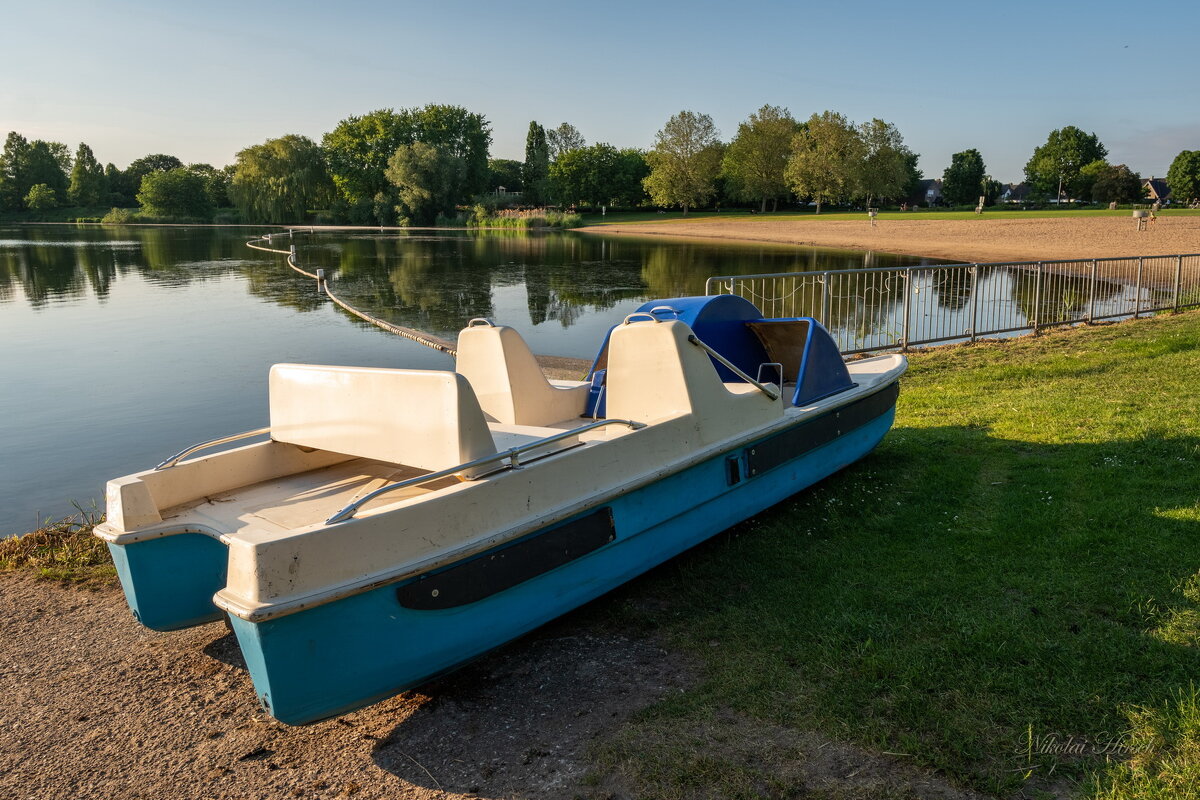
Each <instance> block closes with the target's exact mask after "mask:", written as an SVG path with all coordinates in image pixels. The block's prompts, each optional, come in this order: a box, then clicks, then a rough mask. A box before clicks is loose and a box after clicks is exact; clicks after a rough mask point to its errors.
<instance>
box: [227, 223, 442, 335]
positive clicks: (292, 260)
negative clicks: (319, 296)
mask: <svg viewBox="0 0 1200 800" xmlns="http://www.w3.org/2000/svg"><path fill="white" fill-rule="evenodd" d="M309 232H310V233H315V231H313V230H311V229H310V231H309ZM278 235H282V234H270V233H265V234H263V235H262V236H260V237H259V238H258V239H251V240H250V241H248V242H246V246H247V247H249V248H250V249H251V250H261V251H262V252H264V253H277V254H278V255H281V256H287V265H288V266H289V267H291V268H292V269H294V270H295V271H296V272H299V273H300V274H301V275H304V276H305V277H307V278H312V279H313V280H315V281H316V282H317V290H318V291H321V290H324V292H325V296H326V297H328V298H329V299H330V300H332V301H333V302H334V303H335V304H336V305H338V306H339V307H341V308H342V309H344V310H345V311H347V312H349V313H350V314H353V315H354V316H356V317H358V318H359V319H361V320H362V321H364V322H369V323H371V324H372V325H374V326H375V327H377V328H382V329H383V330H385V331H387V332H389V333H394V334H396V335H397V336H403V337H404V338H405V339H409V340H411V341H414V342H416V343H417V344H423V345H425V346H426V347H432V348H433V349H434V350H439V351H441V352H443V353H445V354H446V355H448V356H452V357H453V356H456V355H458V351H457V350H455V348H454V343H453V342H448V341H446V340H445V339H442V338H440V337H437V336H434V335H433V334H430V333H425V332H424V331H418V330H416V329H414V328H406V327H404V326H403V325H393V324H392V323H390V322H388V321H387V320H382V319H379V318H378V317H373V316H371V315H370V314H368V313H366V312H364V311H359V310H358V309H357V308H355V307H354V306H352V305H350V304H349V303H347V302H346V301H345V300H342V299H341V298H340V297H338V296H337V295H335V294H334V293H333V292H332V291H331V290H330V288H329V281H328V280H326V278H325V270H323V269H318V270H317V271H316V273H312V272H309V271H308V270H306V269H303V268H302V267H301V266H300V265H299V264H297V263H296V246H295V245H292V246H291V247H290V248H289V249H287V250H279V249H277V248H274V247H263V246H262V245H260V244H256V242H262V241H265V242H267V244H270V243H271V237H272V236H278ZM291 235H292V231H291V230H288V237H289V238H290V237H291Z"/></svg>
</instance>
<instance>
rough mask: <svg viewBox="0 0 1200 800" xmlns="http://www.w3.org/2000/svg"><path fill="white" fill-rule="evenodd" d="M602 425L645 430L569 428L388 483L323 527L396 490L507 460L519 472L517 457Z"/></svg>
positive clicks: (609, 422) (640, 424)
mask: <svg viewBox="0 0 1200 800" xmlns="http://www.w3.org/2000/svg"><path fill="white" fill-rule="evenodd" d="M605 425H628V426H629V427H630V428H631V429H632V430H635V431H636V430H638V429H640V428H644V427H646V423H644V422H634V421H633V420H631V419H602V420H599V421H597V422H591V423H588V424H587V425H581V426H580V427H578V428H572V429H571V430H569V431H563V432H562V433H556V434H554V435H553V436H547V437H546V438H544V439H538V440H537V441H536V442H529V443H527V444H523V445H521V446H520V447H511V448H509V449H508V450H505V451H503V452H500V453H493V454H492V455H490V456H484V457H483V458H477V459H475V460H474V461H468V462H466V463H465V464H459V465H458V466H457V467H450V468H449V469H442V470H438V471H437V472H430V473H429V474H427V475H418V476H417V477H415V478H409V479H408V480H405V481H400V482H398V483H391V484H388V485H387V486H381V487H379V488H378V489H376V490H375V491H373V492H368V493H367V494H365V495H363V496H362V497H360V498H358V499H357V500H354V501H353V502H351V503H349V504H348V505H346V506H345V507H344V508H343V509H342V510H341V511H339V512H337V513H336V514H334V515H333V516H332V517H330V518H329V519H327V520H325V524H326V525H335V524H337V523H339V522H345V521H346V520H348V519H350V518H351V517H353V516H354V515H355V513H356V512H357V511H358V509H360V508H361V507H362V506H364V505H366V504H367V503H369V502H371V501H372V500H374V499H375V498H376V497H379V496H380V495H381V494H387V493H388V492H394V491H396V490H397V489H406V488H408V487H409V486H416V485H418V484H422V483H428V482H429V481H436V480H438V479H440V478H449V477H450V476H451V475H455V474H457V473H459V472H463V471H465V470H468V469H473V468H475V467H482V466H484V465H485V464H491V463H493V462H496V461H503V460H504V459H506V458H507V459H509V463H508V464H507V465H504V466H501V469H505V468H508V469H520V468H521V462H520V456H521V454H522V453H527V452H529V451H530V450H535V449H537V448H539V447H544V446H546V445H548V444H553V443H554V442H559V441H562V440H563V439H569V438H571V437H572V436H578V435H579V434H581V433H586V432H587V431H590V430H592V429H593V428H602V427H604V426H605Z"/></svg>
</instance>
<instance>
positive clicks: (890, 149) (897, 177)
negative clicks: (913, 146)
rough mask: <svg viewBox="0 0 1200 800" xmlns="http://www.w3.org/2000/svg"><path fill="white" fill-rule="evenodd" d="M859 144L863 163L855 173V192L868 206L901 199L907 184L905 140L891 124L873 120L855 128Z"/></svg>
mask: <svg viewBox="0 0 1200 800" xmlns="http://www.w3.org/2000/svg"><path fill="white" fill-rule="evenodd" d="M858 135H859V138H860V139H861V140H862V147H863V154H862V162H861V163H860V164H859V171H858V184H859V185H858V191H859V192H860V193H861V194H862V195H864V196H865V197H866V201H867V205H868V206H869V205H871V203H872V201H873V200H875V199H878V198H895V197H902V196H903V195H904V193H905V192H904V190H905V188H906V187H907V185H908V181H909V168H908V158H909V156H911V155H912V152H911V151H910V150H909V149H908V148H907V147H905V145H904V137H903V136H901V135H900V131H899V129H898V128H896V126H895V125H893V124H891V123H890V122H884V121H883V120H881V119H878V118H875V119H872V120H871V121H870V122H864V123H863V124H862V125H859V126H858Z"/></svg>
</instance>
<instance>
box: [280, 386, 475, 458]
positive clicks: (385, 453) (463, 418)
mask: <svg viewBox="0 0 1200 800" xmlns="http://www.w3.org/2000/svg"><path fill="white" fill-rule="evenodd" d="M270 410H271V438H272V439H274V440H275V441H277V442H288V443H290V444H294V445H298V446H300V447H311V448H315V449H319V450H329V451H332V452H335V453H344V454H346V455H350V456H357V457H360V458H371V459H376V460H379V461H386V462H389V463H393V464H405V465H408V466H412V467H419V468H421V469H427V470H431V471H437V470H442V469H448V468H450V467H454V466H457V465H459V464H462V463H465V462H467V461H473V460H474V459H477V458H482V457H484V456H488V455H492V454H494V453H495V452H496V446H495V443H494V442H493V440H492V435H491V432H490V431H489V430H488V425H487V420H486V419H485V418H484V416H483V411H482V410H481V409H480V407H479V401H478V400H476V399H475V393H474V391H472V389H471V385H470V384H469V383H468V382H467V380H466V378H464V377H463V376H462V375H459V374H457V373H454V372H444V371H433V370H409V369H379V368H370V367H329V366H317V365H309V364H276V365H275V366H274V367H272V368H271V377H270Z"/></svg>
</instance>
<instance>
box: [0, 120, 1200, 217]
mask: <svg viewBox="0 0 1200 800" xmlns="http://www.w3.org/2000/svg"><path fill="white" fill-rule="evenodd" d="M491 143H492V134H491V124H490V123H489V122H488V121H487V119H486V118H485V117H484V116H483V115H481V114H477V113H473V112H471V111H469V110H467V109H465V108H462V107H460V106H451V105H438V104H430V105H426V106H424V107H421V108H410V109H400V110H393V109H380V110H377V111H372V112H370V113H368V114H365V115H362V116H351V117H347V118H346V119H343V120H341V121H340V122H338V123H337V125H336V126H335V127H334V129H333V130H331V131H330V132H328V133H326V134H325V135H324V136H323V137H322V139H321V141H320V143H318V142H315V141H313V140H312V139H310V138H308V137H305V136H300V135H296V134H289V135H286V136H282V137H279V138H275V139H268V140H267V141H265V142H263V143H262V144H256V145H252V146H250V147H247V148H245V149H243V150H241V151H240V152H239V153H238V154H237V157H236V159H235V161H234V163H233V164H231V165H229V166H226V167H223V168H216V167H213V166H212V165H210V164H184V163H183V162H182V161H180V160H179V159H178V158H176V157H174V156H170V155H165V154H152V155H147V156H144V157H142V158H139V159H137V160H135V161H134V162H132V163H131V164H130V165H129V166H128V167H126V168H125V169H123V170H122V169H118V168H117V167H116V166H115V165H113V164H112V163H109V164H106V165H104V166H101V164H100V162H99V161H98V160H97V159H96V157H95V155H94V154H93V152H92V150H91V148H90V147H88V146H87V145H86V144H82V143H81V144H80V145H79V146H78V148H77V149H76V150H75V153H74V155H73V156H72V154H71V152H70V150H69V148H68V147H67V145H65V144H63V143H60V142H48V141H43V140H40V139H39V140H33V141H29V140H27V139H26V138H25V137H23V136H22V135H20V134H19V133H17V132H11V133H9V134H8V137H7V139H6V140H5V145H4V150H3V153H0V210H7V211H22V210H31V211H35V212H36V211H43V210H46V209H50V208H54V207H58V206H72V207H87V208H104V207H113V209H114V213H116V209H124V208H133V207H139V206H140V215H141V216H143V217H152V218H167V219H212V218H213V217H214V214H215V215H216V218H217V219H218V220H219V221H222V220H233V219H240V220H242V221H245V222H251V223H257V222H264V223H267V222H299V221H303V220H306V219H309V218H311V214H312V212H313V210H314V209H317V210H320V211H321V214H322V217H323V218H324V220H326V221H330V222H349V223H353V224H372V225H374V224H380V225H390V224H396V223H399V224H435V223H439V222H446V221H450V220H452V219H454V215H455V214H456V213H458V212H457V209H460V208H462V207H464V206H471V205H474V206H475V208H476V212H475V213H489V212H491V211H494V210H495V209H496V208H498V207H501V206H511V205H515V204H519V205H523V206H526V207H540V206H546V205H560V206H576V207H580V206H582V207H593V208H594V207H600V206H610V207H621V208H640V207H660V208H661V207H678V208H681V209H682V210H683V212H684V213H685V214H686V213H687V212H688V211H689V210H691V209H694V208H697V207H701V206H711V205H715V206H717V207H718V208H719V207H721V206H722V205H724V206H729V205H753V206H757V208H758V209H759V210H760V211H764V212H765V211H767V210H768V207H770V208H771V209H776V208H777V207H778V204H779V202H780V201H784V202H785V203H786V202H794V201H801V202H811V203H812V204H814V205H815V206H816V211H817V213H820V212H821V210H822V208H823V207H826V206H828V205H846V204H852V205H859V206H871V205H879V204H883V203H889V202H890V203H897V202H900V201H901V200H904V199H905V198H908V197H912V196H913V195H914V193H915V192H917V190H918V189H919V187H920V185H921V181H922V179H923V176H922V174H921V172H920V171H919V170H918V168H917V161H918V155H917V154H916V153H915V152H913V151H912V150H910V149H909V148H908V147H907V146H906V145H905V143H904V140H903V137H902V136H901V134H900V131H899V130H898V129H897V128H896V126H895V125H893V124H891V123H889V122H886V121H884V120H882V119H872V120H870V121H868V122H863V123H855V122H853V121H851V120H849V119H847V118H846V117H845V116H844V115H842V114H840V113H837V112H834V111H824V112H821V113H819V114H813V115H812V116H810V117H809V118H808V119H807V120H804V121H798V120H796V119H795V118H794V117H793V116H792V114H791V113H790V112H789V111H788V109H786V108H782V107H779V106H771V105H764V106H763V107H762V108H760V109H758V110H757V111H756V112H754V113H753V114H751V115H750V116H749V118H748V119H746V120H745V121H744V122H742V123H741V124H740V125H739V126H738V129H737V132H736V134H735V135H734V136H733V138H732V139H731V140H730V141H728V142H725V141H723V140H722V139H721V136H720V133H719V131H718V130H717V128H716V126H715V125H714V123H713V120H712V118H711V117H710V116H709V115H707V114H702V113H697V112H694V111H681V112H679V113H678V114H675V115H674V116H672V117H671V118H670V119H668V120H667V122H666V123H665V124H664V126H663V127H662V129H661V130H659V131H658V133H657V134H656V135H655V139H654V143H653V146H652V147H651V148H650V149H648V150H641V149H637V148H617V147H614V146H613V145H610V144H607V143H603V142H600V143H595V144H591V145H589V144H588V143H587V141H586V140H585V139H584V137H583V135H582V134H581V133H580V131H579V130H578V129H576V128H575V127H574V126H573V125H571V124H570V123H566V122H564V123H562V124H560V125H559V126H558V127H556V128H549V129H547V128H546V127H543V126H542V125H541V124H540V123H538V122H537V121H533V122H531V123H530V124H529V130H528V133H527V135H526V147H525V159H524V161H516V160H509V159H493V158H490V157H489V150H490V147H491ZM1106 156H1107V149H1106V148H1105V147H1104V145H1103V144H1102V143H1101V142H1100V140H1099V139H1098V137H1097V136H1096V135H1095V134H1094V133H1086V132H1084V131H1082V130H1080V129H1078V128H1075V127H1071V126H1068V127H1065V128H1062V129H1058V130H1054V131H1052V132H1051V133H1050V135H1049V136H1048V137H1047V140H1046V142H1045V143H1044V144H1042V145H1040V146H1038V147H1037V148H1035V150H1034V152H1033V155H1032V156H1031V158H1030V160H1029V162H1028V163H1027V164H1026V166H1025V179H1026V182H1027V183H1028V184H1029V186H1030V188H1031V190H1032V192H1033V195H1034V199H1035V200H1036V199H1047V198H1049V197H1050V196H1054V197H1056V198H1059V199H1063V198H1072V199H1077V200H1084V201H1091V202H1111V201H1117V202H1134V201H1136V200H1138V199H1140V198H1141V197H1142V191H1143V190H1142V181H1141V179H1140V178H1139V177H1138V176H1137V175H1136V174H1135V173H1133V171H1132V170H1130V169H1129V168H1128V167H1127V166H1125V165H1123V164H1117V165H1113V164H1110V163H1108V161H1107V160H1106ZM1167 181H1168V184H1169V185H1170V188H1171V190H1172V193H1173V196H1174V197H1175V198H1177V199H1178V200H1179V201H1183V202H1187V201H1189V200H1193V199H1194V198H1196V197H1197V196H1200V151H1183V152H1181V153H1180V154H1179V155H1178V156H1177V157H1176V159H1175V161H1174V163H1173V164H1172V165H1171V170H1170V171H1169V172H1168V175H1167ZM941 190H942V195H943V197H944V199H945V202H947V203H949V204H952V205H973V204H975V203H976V202H977V201H978V198H980V197H984V198H985V201H986V202H994V201H995V199H996V198H997V196H998V195H999V194H1000V192H1001V190H1002V184H1000V182H999V181H996V180H995V179H993V178H992V177H991V176H989V175H988V174H987V168H986V165H985V164H984V161H983V157H982V155H981V154H980V153H979V151H978V150H976V149H968V150H964V151H962V152H959V153H955V154H954V155H953V156H952V158H951V163H950V164H949V166H947V167H946V169H945V170H944V171H943V173H942V187H941ZM480 209H482V211H480ZM129 213H131V212H125V214H124V216H125V217H128V216H129ZM119 216H120V215H119Z"/></svg>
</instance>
